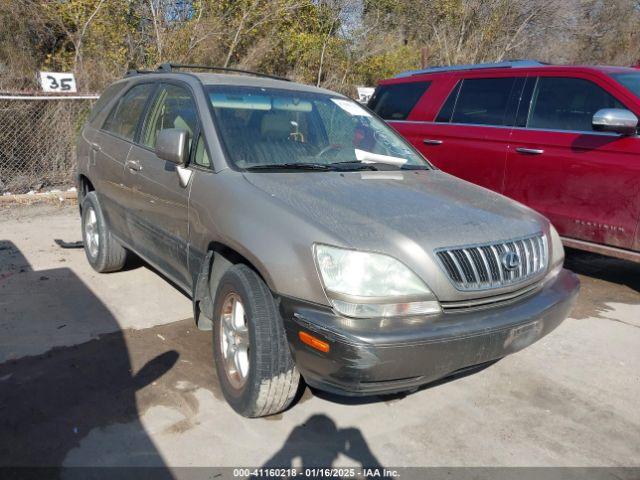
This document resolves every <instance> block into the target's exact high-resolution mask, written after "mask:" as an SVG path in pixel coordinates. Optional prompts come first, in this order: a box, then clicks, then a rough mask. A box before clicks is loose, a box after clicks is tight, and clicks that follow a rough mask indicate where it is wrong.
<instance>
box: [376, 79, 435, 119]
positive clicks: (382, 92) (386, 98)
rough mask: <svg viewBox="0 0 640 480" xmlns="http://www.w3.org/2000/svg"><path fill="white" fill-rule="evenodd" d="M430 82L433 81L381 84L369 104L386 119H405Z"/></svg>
mask: <svg viewBox="0 0 640 480" xmlns="http://www.w3.org/2000/svg"><path fill="white" fill-rule="evenodd" d="M430 84H431V82H411V83H395V84H391V85H380V86H379V87H378V88H376V91H375V92H374V94H373V96H372V97H371V100H369V105H368V106H369V108H370V109H371V110H373V111H374V112H376V113H377V114H378V115H380V116H381V117H382V118H384V119H385V120H404V119H406V118H407V117H408V116H409V113H411V110H413V107H415V105H416V103H418V100H420V97H422V95H423V94H424V92H426V91H427V88H429V85H430Z"/></svg>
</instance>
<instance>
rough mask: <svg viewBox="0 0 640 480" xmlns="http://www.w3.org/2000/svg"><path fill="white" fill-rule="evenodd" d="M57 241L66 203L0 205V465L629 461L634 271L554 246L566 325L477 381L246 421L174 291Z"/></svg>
mask: <svg viewBox="0 0 640 480" xmlns="http://www.w3.org/2000/svg"><path fill="white" fill-rule="evenodd" d="M56 238H59V239H63V240H66V241H75V240H79V239H80V230H79V221H78V215H77V211H76V207H75V206H68V205H67V206H65V205H64V204H63V205H62V206H55V205H40V206H21V207H6V206H4V207H0V466H3V465H4V466H6V465H14V466H15V465H22V466H35V465H47V466H51V465H54V466H58V465H65V466H103V465H104V466H106V465H109V466H114V465H115V466H128V465H136V466H138V465H140V466H142V465H144V466H163V467H170V468H172V467H177V466H243V465H244V466H260V465H279V466H284V465H293V466H310V465H322V466H328V465H334V466H343V465H373V464H375V465H381V466H388V467H401V466H583V467H589V466H640V409H639V408H638V405H639V404H638V398H640V348H639V345H640V265H635V264H631V263H629V262H624V261H618V260H612V259H607V258H604V257H600V256H597V255H591V254H586V253H581V252H576V251H568V252H567V263H566V265H567V267H568V268H570V269H572V270H574V271H575V272H577V273H578V274H579V276H580V280H581V282H582V291H581V294H580V298H579V300H578V304H577V306H576V308H575V310H574V312H573V313H572V315H571V318H569V319H567V320H566V321H565V322H564V323H563V324H562V325H561V326H560V327H559V328H558V329H557V330H555V331H554V332H553V333H552V334H550V335H549V336H547V337H545V338H544V339H543V340H541V341H540V342H538V343H536V344H534V345H533V346H531V347H529V348H528V349H525V350H524V351H522V352H519V353H517V354H515V355H512V356H511V357H507V358H505V359H503V360H502V361H500V362H498V363H496V364H495V365H493V366H491V367H489V368H487V369H485V370H483V371H482V372H479V373H476V374H473V375H470V376H467V377H464V378H461V379H457V380H455V381H451V382H448V383H444V384H440V385H437V386H433V387H431V388H426V389H423V390H421V391H419V392H417V393H414V394H411V395H407V396H396V397H393V398H389V397H385V398H379V397H373V398H367V399H362V400H349V399H345V398H340V397H335V396H330V395H324V394H319V393H318V392H311V391H309V390H308V389H307V390H305V391H304V392H302V394H301V397H300V398H299V399H298V402H297V403H296V405H295V406H294V407H293V408H291V409H290V410H288V411H287V412H284V413H282V414H280V415H276V416H274V417H270V418H267V419H255V420H249V419H245V418H241V417H239V416H238V415H236V414H235V413H234V412H233V411H232V410H231V409H230V408H229V407H228V406H227V405H226V404H225V402H224V400H223V399H222V397H221V394H220V391H219V387H218V383H217V379H216V377H215V372H214V368H213V365H212V354H211V338H210V332H201V331H198V330H197V329H196V328H195V326H194V323H193V320H192V313H191V304H190V301H189V300H188V299H187V298H186V297H185V296H184V295H183V294H182V293H180V292H179V291H177V290H176V289H175V288H174V287H172V286H171V285H170V284H169V283H168V282H166V281H165V280H164V279H163V278H162V277H161V276H159V275H158V274H157V273H155V272H154V271H152V270H151V269H150V268H148V267H146V266H144V265H142V264H132V265H130V266H128V268H127V269H126V270H125V271H124V272H119V273H114V274H107V275H100V274H97V273H95V272H93V270H91V268H90V267H89V265H88V263H87V262H86V259H85V257H84V252H83V251H82V250H81V249H62V248H60V247H58V246H57V245H56V244H55V243H54V239H56Z"/></svg>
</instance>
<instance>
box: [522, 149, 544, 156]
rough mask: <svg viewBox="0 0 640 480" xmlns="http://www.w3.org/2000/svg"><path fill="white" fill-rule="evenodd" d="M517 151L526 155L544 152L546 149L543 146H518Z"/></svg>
mask: <svg viewBox="0 0 640 480" xmlns="http://www.w3.org/2000/svg"><path fill="white" fill-rule="evenodd" d="M516 152H518V153H523V154H525V155H540V154H541V153H544V150H542V149H541V148H524V147H518V148H516Z"/></svg>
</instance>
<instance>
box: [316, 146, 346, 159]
mask: <svg viewBox="0 0 640 480" xmlns="http://www.w3.org/2000/svg"><path fill="white" fill-rule="evenodd" d="M343 148H344V145H340V144H336V143H333V144H331V145H327V146H326V147H324V148H323V149H322V150H320V151H319V152H318V153H317V154H316V157H317V158H321V157H323V156H324V155H325V154H327V153H329V152H333V151H338V150H342V149H343Z"/></svg>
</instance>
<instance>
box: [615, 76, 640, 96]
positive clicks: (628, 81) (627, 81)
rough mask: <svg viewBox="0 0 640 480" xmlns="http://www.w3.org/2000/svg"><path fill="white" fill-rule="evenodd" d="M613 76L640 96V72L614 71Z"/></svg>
mask: <svg viewBox="0 0 640 480" xmlns="http://www.w3.org/2000/svg"><path fill="white" fill-rule="evenodd" d="M611 76H612V77H613V78H614V79H616V80H617V81H618V82H620V83H621V84H622V85H623V86H624V87H626V88H627V89H628V90H631V93H633V94H634V95H635V96H636V97H639V98H640V72H639V73H612V74H611Z"/></svg>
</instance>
